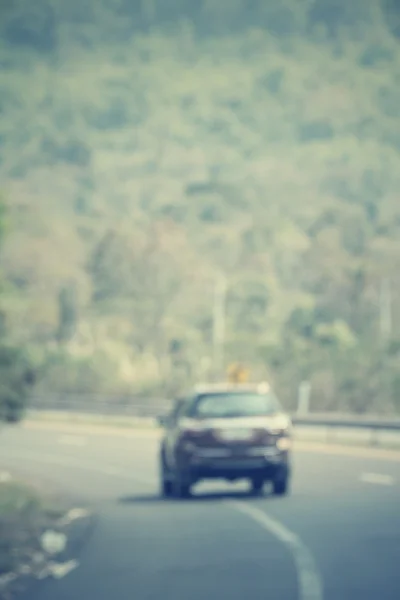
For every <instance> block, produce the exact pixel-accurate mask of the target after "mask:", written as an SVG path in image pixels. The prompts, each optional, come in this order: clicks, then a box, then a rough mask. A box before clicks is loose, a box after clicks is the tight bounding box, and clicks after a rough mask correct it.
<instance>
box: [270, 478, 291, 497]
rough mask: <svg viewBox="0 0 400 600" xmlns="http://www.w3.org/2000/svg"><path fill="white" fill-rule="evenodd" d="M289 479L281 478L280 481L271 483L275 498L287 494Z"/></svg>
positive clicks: (276, 480)
mask: <svg viewBox="0 0 400 600" xmlns="http://www.w3.org/2000/svg"><path fill="white" fill-rule="evenodd" d="M289 483H290V480H289V477H283V478H281V479H275V480H274V481H273V482H272V488H273V491H274V494H275V496H285V495H286V494H288V493H289Z"/></svg>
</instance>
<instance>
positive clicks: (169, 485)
mask: <svg viewBox="0 0 400 600" xmlns="http://www.w3.org/2000/svg"><path fill="white" fill-rule="evenodd" d="M160 488H161V490H160V491H161V496H163V498H170V497H171V496H172V495H173V492H174V489H173V482H172V481H171V479H170V477H169V476H168V471H167V467H166V464H165V460H164V457H163V456H162V457H161V460H160Z"/></svg>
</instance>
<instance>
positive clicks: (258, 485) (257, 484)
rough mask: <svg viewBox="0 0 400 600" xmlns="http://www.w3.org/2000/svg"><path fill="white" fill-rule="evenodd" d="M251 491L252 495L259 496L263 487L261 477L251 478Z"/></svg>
mask: <svg viewBox="0 0 400 600" xmlns="http://www.w3.org/2000/svg"><path fill="white" fill-rule="evenodd" d="M250 489H251V493H252V495H254V496H259V495H261V494H262V492H263V489H264V480H263V479H259V478H258V477H255V478H254V479H252V480H251V488H250Z"/></svg>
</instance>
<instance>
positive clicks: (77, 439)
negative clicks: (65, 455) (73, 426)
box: [58, 435, 87, 447]
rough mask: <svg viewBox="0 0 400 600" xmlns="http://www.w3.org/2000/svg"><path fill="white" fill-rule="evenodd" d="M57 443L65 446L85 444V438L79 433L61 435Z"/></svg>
mask: <svg viewBox="0 0 400 600" xmlns="http://www.w3.org/2000/svg"><path fill="white" fill-rule="evenodd" d="M58 443H59V444H62V445H66V446H81V447H82V446H86V444H87V439H86V438H84V437H83V436H81V435H62V436H61V437H60V438H58Z"/></svg>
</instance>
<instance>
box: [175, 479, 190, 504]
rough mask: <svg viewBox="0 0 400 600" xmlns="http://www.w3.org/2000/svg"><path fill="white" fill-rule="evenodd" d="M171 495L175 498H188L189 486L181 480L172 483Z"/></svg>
mask: <svg viewBox="0 0 400 600" xmlns="http://www.w3.org/2000/svg"><path fill="white" fill-rule="evenodd" d="M173 495H174V497H175V498H180V499H184V498H190V485H189V484H188V483H186V482H184V481H182V480H181V479H176V480H175V481H174V482H173Z"/></svg>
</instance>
